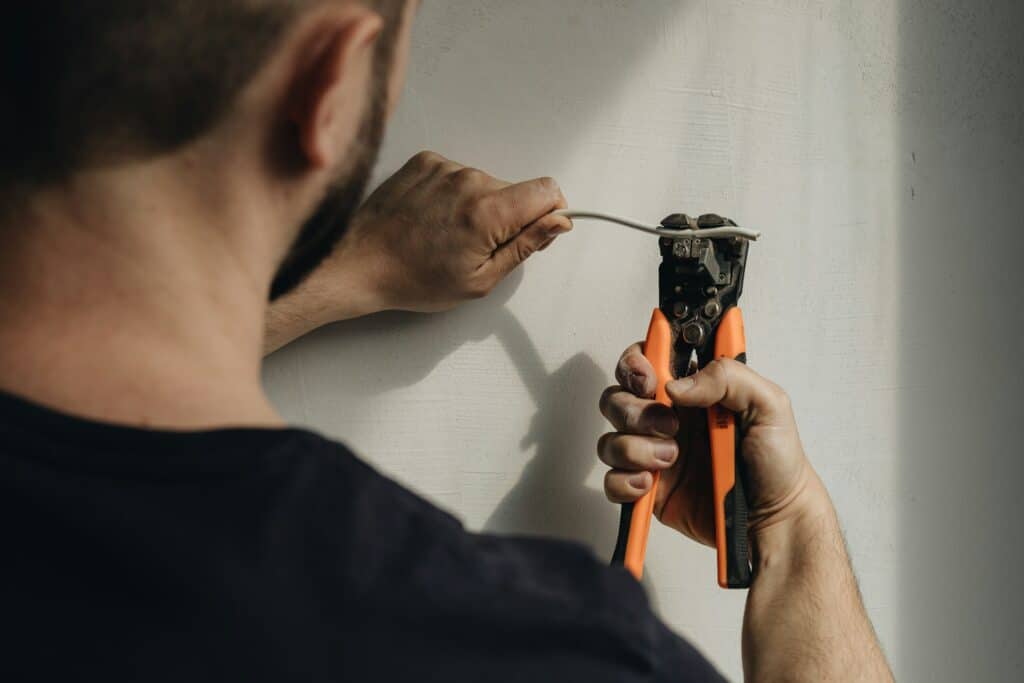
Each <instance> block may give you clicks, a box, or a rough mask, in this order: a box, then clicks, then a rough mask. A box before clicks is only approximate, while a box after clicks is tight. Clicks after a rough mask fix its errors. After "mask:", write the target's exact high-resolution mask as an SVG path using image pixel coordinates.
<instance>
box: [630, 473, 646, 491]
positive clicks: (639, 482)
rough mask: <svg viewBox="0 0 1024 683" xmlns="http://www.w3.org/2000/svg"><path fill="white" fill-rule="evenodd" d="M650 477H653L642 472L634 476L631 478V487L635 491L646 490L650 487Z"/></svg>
mask: <svg viewBox="0 0 1024 683" xmlns="http://www.w3.org/2000/svg"><path fill="white" fill-rule="evenodd" d="M650 476H651V475H649V474H648V473H647V472H640V473H639V474H634V475H633V476H632V477H630V478H629V485H630V486H632V487H633V488H635V489H645V488H647V486H648V479H649V478H650Z"/></svg>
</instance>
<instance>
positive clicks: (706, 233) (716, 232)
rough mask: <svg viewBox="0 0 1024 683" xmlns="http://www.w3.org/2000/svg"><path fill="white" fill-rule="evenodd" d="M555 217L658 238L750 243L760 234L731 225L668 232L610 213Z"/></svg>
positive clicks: (573, 212) (565, 211) (561, 212)
mask: <svg viewBox="0 0 1024 683" xmlns="http://www.w3.org/2000/svg"><path fill="white" fill-rule="evenodd" d="M555 215H556V216H565V217H566V218H569V219H576V218H584V219H590V220H596V221H605V222H607V223H616V224H618V225H621V226H624V227H627V228H632V229H633V230H639V231H640V232H646V233H647V234H649V235H658V236H659V237H676V238H678V237H702V238H708V239H710V238H713V237H741V238H743V239H746V240H751V241H756V240H757V239H758V238H759V237H761V232H760V231H759V230H751V229H750V228H741V227H737V226H731V225H729V226H723V227H721V228H704V229H702V230H670V229H669V228H663V227H661V226H660V225H649V224H647V223H641V222H640V221H636V220H633V219H631V218H623V217H622V216H614V215H612V214H610V213H602V212H600V211H585V210H576V209H561V210H559V211H555Z"/></svg>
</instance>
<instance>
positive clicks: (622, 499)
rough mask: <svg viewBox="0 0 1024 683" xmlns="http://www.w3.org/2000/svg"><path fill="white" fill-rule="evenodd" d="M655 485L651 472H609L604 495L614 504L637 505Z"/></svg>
mask: <svg viewBox="0 0 1024 683" xmlns="http://www.w3.org/2000/svg"><path fill="white" fill-rule="evenodd" d="M653 484H654V476H653V475H652V474H651V473H650V472H627V471H624V470H608V471H607V472H606V473H605V475H604V495H605V497H607V498H608V500H610V501H611V502H613V503H635V502H636V501H638V500H640V498H642V497H643V495H644V494H645V493H647V492H648V491H649V490H650V489H651V486H652V485H653Z"/></svg>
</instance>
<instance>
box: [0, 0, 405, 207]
mask: <svg viewBox="0 0 1024 683" xmlns="http://www.w3.org/2000/svg"><path fill="white" fill-rule="evenodd" d="M317 1H318V0H37V1H36V2H31V3H22V2H19V3H17V9H9V10H7V11H5V12H4V15H5V16H4V19H5V24H6V26H5V28H6V31H5V33H6V34H7V38H6V40H5V43H4V45H3V46H2V47H0V51H2V54H3V60H2V65H0V93H2V94H0V97H2V98H3V103H2V105H0V187H3V188H9V187H11V186H12V185H13V186H35V185H43V184H47V183H51V182H56V181H59V180H61V179H62V178H64V177H66V176H67V175H68V174H70V173H71V172H73V171H75V170H77V169H79V168H82V167H85V166H88V165H91V164H94V163H97V162H105V161H108V160H110V159H112V158H115V159H116V158H121V157H126V156H145V155H156V154H160V153H164V152H168V151H172V150H174V149H176V148H178V147H180V146H182V145H184V144H186V143H188V142H190V141H192V140H194V139H196V138H197V137H199V136H200V135H201V134H202V133H204V132H206V131H208V130H209V129H210V128H212V127H213V126H214V125H215V124H216V123H217V122H218V120H219V119H220V118H221V117H222V115H223V114H224V113H225V112H226V111H227V110H228V109H229V107H230V105H231V103H232V102H233V100H234V98H235V97H236V96H237V94H238V93H239V92H240V91H241V90H242V88H243V87H244V86H245V84H246V83H247V82H248V81H249V80H250V78H251V77H252V76H253V75H254V74H255V73H256V72H257V71H258V69H259V68H260V67H261V66H262V64H263V63H264V61H265V60H266V59H267V58H268V57H269V55H270V54H271V52H272V49H273V47H274V46H275V44H276V42H277V40H278V39H279V38H280V36H281V35H282V34H283V32H284V30H285V29H286V28H287V27H288V26H289V25H290V23H291V21H292V20H293V19H294V18H295V17H296V16H297V15H298V14H299V13H300V12H301V11H302V10H303V9H304V8H308V7H309V6H310V5H312V4H315V3H316V2H317ZM362 1H364V2H365V3H366V4H368V5H373V6H376V5H378V4H384V5H391V6H394V5H395V4H396V3H395V2H392V1H391V0H362ZM382 13H383V12H382ZM392 14H394V12H392ZM385 18H386V19H395V17H393V16H392V17H385Z"/></svg>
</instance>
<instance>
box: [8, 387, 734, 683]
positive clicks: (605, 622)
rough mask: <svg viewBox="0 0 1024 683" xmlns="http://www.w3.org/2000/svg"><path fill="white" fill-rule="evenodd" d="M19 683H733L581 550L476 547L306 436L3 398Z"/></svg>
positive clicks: (634, 589) (521, 542)
mask: <svg viewBox="0 0 1024 683" xmlns="http://www.w3.org/2000/svg"><path fill="white" fill-rule="evenodd" d="M0 539H2V540H0V542H2V551H0V558H2V559H0V620H2V622H3V627H2V629H0V630H2V632H3V633H5V634H6V635H5V636H4V637H3V642H4V647H3V651H4V654H3V655H2V656H0V680H4V681H11V682H14V681H22V680H25V681H28V680H39V681H58V680H65V681H66V680H96V681H105V682H111V681H206V680H209V681H378V680H409V681H473V682H481V681H586V682H587V683H597V682H598V681H619V682H621V681H670V680H671V681H705V680H721V677H720V676H719V675H718V674H717V673H716V672H715V670H714V669H713V667H712V666H711V665H710V664H709V663H708V662H707V661H706V660H705V659H704V658H703V657H702V656H701V655H700V654H699V653H698V652H697V651H696V650H695V649H694V648H693V647H692V646H690V645H689V644H687V643H686V642H685V641H683V640H681V639H680V638H678V637H677V636H676V635H674V634H673V633H672V632H671V631H670V630H669V629H668V628H667V627H666V626H665V625H664V624H663V623H662V622H661V621H660V620H659V619H658V618H657V617H656V616H654V614H652V612H651V610H650V607H649V605H648V602H647V599H646V597H645V595H644V593H643V589H642V588H641V586H640V585H639V584H638V583H637V582H636V581H634V580H633V579H632V578H631V577H630V576H629V575H628V574H627V573H626V572H625V571H624V570H622V569H613V568H609V567H607V566H604V565H603V564H602V563H600V562H598V561H597V560H596V559H595V558H594V557H593V556H592V554H591V553H590V552H588V551H587V550H585V549H584V548H583V547H581V546H578V545H574V544H571V543H564V542H557V541H551V540H542V539H539V538H505V537H499V536H492V535H483V534H475V533H469V532H467V531H466V530H464V529H463V528H462V526H461V525H460V524H459V522H458V521H457V520H456V519H454V518H453V517H452V516H451V515H448V514H446V513H445V512H442V511H441V510H439V509H438V508H436V507H434V506H433V505H431V504H430V503H427V502H426V501H424V500H423V499H421V498H420V497H418V496H416V495H414V494H413V493H411V492H410V491H408V490H406V489H404V488H402V487H401V486H399V485H398V484H396V483H394V482H393V481H391V480H389V479H387V478H386V477H383V476H381V475H380V474H378V473H377V472H375V471H374V470H373V469H372V468H370V467H369V466H367V465H366V464H365V463H363V462H362V461H361V460H359V459H358V458H356V457H355V456H354V455H352V453H350V452H349V451H348V450H347V449H346V448H345V447H344V446H341V445H339V444H337V443H334V442H331V441H329V440H326V439H324V438H321V437H319V436H317V435H315V434H313V433H310V432H307V431H302V430H297V429H280V430H272V429H267V430H261V429H225V430H215V431H206V432H170V431H149V430H141V429H132V428H126V427H117V426H111V425H105V424H99V423H95V422H90V421H86V420H81V419H77V418H74V417H70V416H67V415H63V414H59V413H56V412H53V411H51V410H48V409H45V408H42V407H40V406H37V405H34V404H31V403H28V402H25V401H22V400H20V399H18V398H15V397H13V396H10V395H6V394H0Z"/></svg>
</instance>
